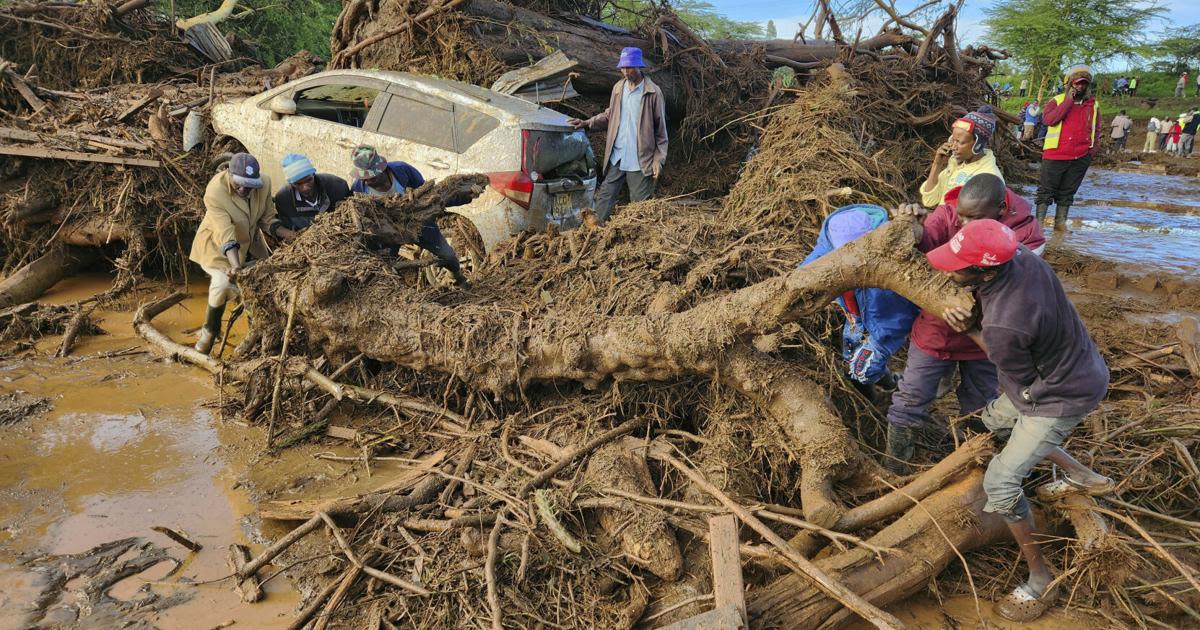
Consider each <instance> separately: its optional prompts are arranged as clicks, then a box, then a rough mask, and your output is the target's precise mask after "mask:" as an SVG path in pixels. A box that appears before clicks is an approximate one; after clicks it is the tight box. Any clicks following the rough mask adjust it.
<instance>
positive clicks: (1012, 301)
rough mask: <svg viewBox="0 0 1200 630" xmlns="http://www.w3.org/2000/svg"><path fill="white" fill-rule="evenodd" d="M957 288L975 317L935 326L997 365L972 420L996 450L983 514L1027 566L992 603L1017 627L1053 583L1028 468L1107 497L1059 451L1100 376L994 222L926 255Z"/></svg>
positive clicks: (1050, 286)
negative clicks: (1042, 466)
mask: <svg viewBox="0 0 1200 630" xmlns="http://www.w3.org/2000/svg"><path fill="white" fill-rule="evenodd" d="M926 255H927V257H928V258H929V262H930V264H932V265H933V266H934V267H935V268H936V269H939V270H941V271H944V272H946V274H947V275H949V276H950V278H951V279H952V280H953V281H954V282H955V283H956V284H958V285H960V286H963V287H970V288H974V289H975V293H976V298H977V300H978V302H979V307H980V310H981V312H982V318H981V320H980V322H979V326H978V327H976V328H972V327H971V323H972V319H973V316H972V313H971V312H970V311H968V310H966V309H961V308H955V309H949V310H947V311H946V312H945V313H943V317H944V318H945V320H946V321H947V323H949V324H950V325H951V326H954V327H955V328H956V329H958V330H964V331H966V332H967V334H968V335H970V336H971V337H972V338H974V339H975V340H976V342H977V343H978V344H979V346H980V347H981V348H983V350H984V352H986V353H987V356H988V359H990V360H991V361H992V362H993V363H995V364H996V368H997V370H998V372H999V379H1000V392H1001V394H1000V397H999V398H997V399H996V400H993V401H992V402H990V403H988V405H987V406H986V407H984V409H983V412H982V416H981V419H982V420H983V423H984V425H986V426H987V428H988V429H989V430H990V431H992V433H994V434H995V435H996V436H997V437H999V438H1001V439H1003V440H1004V441H1005V444H1004V448H1003V449H1002V450H1001V451H1000V452H999V453H998V454H996V456H995V457H993V458H992V461H991V462H990V463H989V464H988V468H987V473H986V474H985V475H984V478H983V488H984V491H985V492H986V493H987V504H986V505H985V506H984V508H983V510H984V511H985V512H994V513H996V514H999V515H1001V516H1002V517H1003V518H1004V520H1005V521H1006V522H1007V523H1008V528H1009V530H1010V531H1011V532H1012V535H1013V538H1015V539H1016V541H1017V543H1018V545H1020V548H1021V553H1022V555H1024V557H1025V562H1026V563H1027V564H1028V565H1029V580H1028V581H1027V582H1026V583H1024V584H1022V585H1020V586H1018V587H1017V588H1016V589H1015V590H1014V591H1013V592H1012V593H1010V594H1008V595H1007V596H1006V597H1005V598H1004V599H1002V600H1000V601H998V602H996V612H997V613H999V614H1000V615H1001V616H1003V617H1004V618H1006V619H1009V620H1012V621H1017V622H1026V621H1030V620H1032V619H1035V618H1037V617H1038V616H1040V615H1041V614H1042V613H1043V612H1045V611H1046V609H1047V608H1049V606H1050V605H1051V604H1052V603H1053V597H1054V592H1053V591H1052V590H1050V589H1049V585H1050V582H1051V581H1052V579H1053V576H1052V575H1051V574H1050V570H1049V569H1048V568H1047V567H1046V561H1045V559H1044V558H1043V557H1042V552H1041V550H1040V548H1039V547H1038V542H1037V541H1036V540H1035V539H1034V533H1033V532H1034V523H1033V514H1032V512H1031V511H1030V509H1029V502H1028V501H1027V500H1026V498H1025V494H1024V493H1023V492H1022V490H1021V484H1022V482H1023V481H1024V479H1025V478H1026V477H1027V476H1028V475H1029V473H1030V472H1031V471H1032V470H1033V467H1034V466H1036V465H1037V464H1038V463H1040V462H1041V461H1042V460H1045V459H1048V460H1050V461H1051V462H1052V463H1054V464H1055V465H1057V466H1058V467H1059V468H1061V469H1062V470H1063V472H1064V473H1065V477H1064V479H1063V480H1062V481H1061V482H1055V483H1056V485H1058V486H1060V487H1062V488H1066V489H1068V490H1073V491H1078V492H1086V493H1088V494H1091V495H1101V494H1107V493H1109V492H1111V491H1112V489H1113V486H1114V483H1113V480H1112V479H1109V478H1107V477H1104V476H1102V475H1099V474H1097V473H1096V472H1094V471H1092V470H1091V469H1090V468H1088V467H1086V466H1084V465H1083V464H1081V463H1079V462H1078V461H1076V460H1075V458H1073V457H1071V456H1070V455H1068V454H1067V452H1066V451H1064V450H1063V449H1062V444H1063V443H1064V442H1065V441H1066V439H1067V436H1069V435H1070V434H1071V431H1072V430H1073V429H1074V428H1075V426H1076V425H1077V424H1079V422H1080V421H1082V420H1083V417H1084V416H1085V415H1087V414H1088V413H1089V412H1090V411H1092V410H1093V409H1095V408H1096V405H1098V404H1099V403H1100V400H1101V399H1103V398H1104V395H1105V393H1106V392H1107V390H1108V367H1107V366H1105V364H1104V359H1103V358H1102V357H1101V356H1100V351H1099V350H1097V349H1096V344H1094V343H1093V342H1092V338H1091V337H1090V336H1089V335H1088V332H1087V329H1086V328H1084V325H1083V321H1081V320H1080V319H1079V314H1078V313H1076V312H1075V307H1074V306H1072V304H1071V301H1070V300H1069V299H1068V298H1067V294H1066V292H1065V291H1063V288H1062V284H1061V283H1059V281H1058V277H1057V276H1055V275H1054V271H1053V270H1052V269H1051V268H1050V265H1048V264H1046V262H1045V261H1044V260H1042V259H1041V258H1040V257H1038V256H1036V255H1035V254H1034V253H1033V252H1031V251H1030V250H1029V249H1027V248H1026V247H1025V246H1023V245H1021V244H1019V243H1018V242H1017V237H1016V235H1015V234H1014V233H1013V231H1012V230H1011V229H1009V228H1008V227H1007V226H1005V225H1004V224H1002V223H1000V222H999V221H994V220H991V219H981V220H978V221H972V222H971V223H968V224H967V225H965V226H964V227H963V229H962V230H960V231H959V233H958V234H956V235H955V236H954V238H953V239H951V240H950V242H948V243H946V244H945V245H942V246H941V247H938V248H937V249H935V250H932V251H930V252H929V253H928V254H926Z"/></svg>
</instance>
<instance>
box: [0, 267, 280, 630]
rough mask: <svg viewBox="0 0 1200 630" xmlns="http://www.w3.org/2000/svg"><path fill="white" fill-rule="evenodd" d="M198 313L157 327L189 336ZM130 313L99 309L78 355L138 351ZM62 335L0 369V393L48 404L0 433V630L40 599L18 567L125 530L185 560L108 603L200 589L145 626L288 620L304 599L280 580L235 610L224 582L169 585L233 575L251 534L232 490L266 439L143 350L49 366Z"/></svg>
mask: <svg viewBox="0 0 1200 630" xmlns="http://www.w3.org/2000/svg"><path fill="white" fill-rule="evenodd" d="M109 282H110V279H109V278H107V277H93V278H84V279H77V280H72V281H68V282H64V283H62V284H60V285H59V286H58V287H56V288H55V289H54V290H53V291H52V292H51V293H50V294H47V296H46V297H45V298H44V299H45V301H48V302H58V303H65V302H70V301H73V300H77V299H80V298H83V297H86V296H88V295H91V294H93V293H96V292H98V291H100V290H103V289H104V288H106V287H107V286H108V283H109ZM197 288H200V287H197ZM200 293H201V292H200V291H196V290H194V291H193V295H197V296H198V295H200ZM202 316H203V302H202V300H201V299H200V298H199V297H197V298H194V299H190V300H188V301H186V302H185V303H184V304H183V305H181V306H178V307H175V308H173V309H171V310H170V311H168V312H166V313H164V314H163V315H161V316H160V317H159V318H158V319H156V323H157V324H158V325H159V326H160V327H161V328H163V329H166V330H168V331H170V332H172V333H174V334H175V336H176V338H179V339H183V338H184V337H185V336H184V335H183V334H182V331H183V330H184V329H185V328H192V327H194V326H195V325H196V324H197V323H198V322H199V320H200V318H201V317H202ZM131 317H132V312H125V313H104V314H101V321H100V326H101V327H102V328H103V329H104V330H106V331H108V332H109V333H110V334H109V335H105V336H96V337H85V338H83V339H81V341H80V343H79V344H78V346H77V347H76V349H75V351H74V356H76V357H86V356H87V355H91V354H95V353H98V352H108V351H114V350H119V349H124V348H132V347H140V340H138V339H137V338H136V337H135V336H134V335H133V332H132V326H131V321H130V320H131ZM57 341H58V339H57V338H50V339H46V340H44V341H43V342H42V343H41V345H40V346H39V352H38V358H35V359H32V360H6V361H0V393H3V392H9V391H12V390H14V389H21V390H25V391H27V392H30V393H32V394H36V395H39V396H45V397H49V398H50V399H51V403H52V405H53V409H52V410H51V411H50V412H49V413H47V414H46V415H45V416H44V417H43V418H40V419H31V420H28V421H25V422H19V423H17V424H16V425H12V426H9V427H2V428H0V628H15V627H20V625H21V622H22V619H23V618H24V614H25V611H26V610H27V609H28V607H29V604H30V602H32V601H33V599H34V597H35V596H36V594H37V593H38V591H39V588H38V576H36V575H34V574H32V573H30V572H29V571H27V570H26V569H24V568H23V567H22V566H21V562H20V558H21V557H22V556H26V555H35V556H41V555H45V554H56V555H57V554H70V553H79V552H82V551H86V550H88V549H90V548H92V547H94V546H96V545H97V544H100V543H104V542H108V541H111V540H115V539H119V538H124V537H128V536H140V537H144V538H146V539H148V540H152V541H153V542H155V543H157V544H159V545H162V546H164V547H166V548H168V549H169V550H170V551H171V554H172V555H173V556H174V557H176V558H178V559H180V560H182V561H183V565H182V568H181V570H179V571H178V572H176V573H175V574H174V575H173V576H170V577H166V578H164V577H163V573H165V571H164V570H163V567H155V568H152V569H150V570H149V571H147V572H146V573H143V574H141V575H138V576H134V577H132V578H128V579H126V580H125V581H124V582H123V583H121V584H118V585H117V587H116V588H114V589H113V591H112V592H113V594H114V596H116V597H125V596H128V595H130V594H132V593H133V592H134V591H136V590H137V588H139V587H141V586H142V585H143V583H145V582H155V584H153V585H152V586H151V588H153V589H154V590H155V591H156V592H157V593H159V594H162V595H170V594H172V592H173V591H174V590H175V589H181V588H182V589H187V590H189V591H191V592H193V593H194V596H193V598H192V600H191V601H190V602H188V603H185V604H182V605H180V606H177V607H175V608H171V609H168V610H166V611H165V612H162V613H160V614H159V615H158V616H157V617H156V618H152V619H150V621H151V622H152V623H154V624H155V625H156V626H158V627H160V628H189V629H190V628H212V627H214V626H217V625H218V624H221V623H223V622H225V621H229V620H232V619H236V620H237V622H238V623H237V627H247V628H274V627H284V626H286V625H287V622H288V620H289V619H290V618H291V616H292V614H293V611H294V609H295V606H296V602H297V600H298V597H297V596H296V595H295V594H294V593H293V592H292V591H291V590H290V588H289V585H288V584H287V582H286V581H285V580H283V579H277V580H275V581H274V582H272V583H270V584H269V585H268V587H267V590H268V596H267V599H266V600H265V601H263V602H260V603H257V604H243V603H241V601H240V600H239V599H238V598H237V596H236V595H235V594H234V592H233V590H232V588H231V585H230V584H229V582H227V581H226V582H221V583H218V584H215V585H211V586H199V587H195V586H172V583H176V582H178V581H179V580H180V579H187V580H193V581H197V582H200V581H206V580H213V579H216V578H220V577H223V576H225V575H227V574H228V573H229V570H228V568H227V567H226V565H225V557H226V550H227V548H228V546H229V544H230V543H234V542H240V543H247V542H249V541H248V537H250V536H253V535H254V534H253V528H252V522H251V520H250V519H248V518H246V515H247V514H250V513H251V512H252V505H251V504H250V502H249V499H248V497H247V495H246V492H245V491H244V490H239V489H234V488H235V486H236V485H237V483H238V476H239V474H240V473H241V471H242V470H243V469H244V468H245V466H246V464H247V462H248V460H249V458H250V457H252V456H253V455H254V454H255V453H256V452H257V448H258V445H260V444H261V440H262V436H261V433H260V432H258V431H256V430H253V429H247V428H244V427H240V426H237V425H235V424H228V425H225V424H222V423H221V422H220V421H219V420H218V419H217V417H216V414H215V411H214V410H213V409H210V408H208V407H206V406H205V402H206V401H211V400H213V399H214V398H215V397H216V396H217V395H218V394H217V391H216V390H215V388H214V387H213V386H212V384H211V379H210V378H209V377H208V376H207V375H206V374H204V373H201V372H199V371H196V370H192V369H188V368H185V367H182V366H179V365H176V364H170V363H163V362H159V361H155V360H154V359H153V357H152V356H150V355H147V354H135V355H132V356H124V357H118V358H111V359H95V358H93V359H86V360H82V361H72V360H70V359H54V358H49V355H50V354H52V353H53V349H54V347H55V345H56V344H57ZM153 526H166V527H171V528H176V529H181V530H184V531H186V532H187V534H188V535H189V536H190V537H191V538H192V539H193V540H195V541H197V542H199V543H200V544H202V545H204V549H203V550H201V551H200V552H199V553H195V554H190V553H188V552H187V551H186V550H184V549H183V548H182V547H180V546H179V545H177V544H175V543H172V542H171V541H170V540H168V539H167V538H166V537H164V536H162V535H161V534H157V533H155V532H153V531H151V529H150V528H151V527H153ZM66 597H67V598H68V599H69V598H70V597H71V595H70V594H68V595H67V596H66ZM83 625H85V626H87V624H83ZM92 625H95V623H94V622H93V624H92ZM103 625H104V624H103V623H102V622H101V625H100V626H97V627H102V626H103Z"/></svg>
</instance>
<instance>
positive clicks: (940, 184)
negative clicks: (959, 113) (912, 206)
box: [921, 105, 1004, 208]
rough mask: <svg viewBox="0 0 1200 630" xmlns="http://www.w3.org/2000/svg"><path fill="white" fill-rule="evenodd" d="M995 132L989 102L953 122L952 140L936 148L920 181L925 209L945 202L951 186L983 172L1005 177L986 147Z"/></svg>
mask: <svg viewBox="0 0 1200 630" xmlns="http://www.w3.org/2000/svg"><path fill="white" fill-rule="evenodd" d="M995 133H996V116H995V114H993V113H992V108H991V107H989V106H987V105H984V106H983V107H980V108H979V111H974V112H971V113H969V114H967V115H966V116H963V117H962V118H959V119H958V120H956V121H954V125H953V127H952V128H951V129H950V139H948V140H946V142H944V143H942V145H941V146H940V147H938V148H937V150H936V151H934V153H933V163H932V164H930V166H929V176H928V177H926V178H925V183H923V184H921V203H922V204H924V205H925V207H926V208H936V207H937V206H938V204H941V203H942V202H943V201H945V197H946V193H947V192H948V191H949V190H950V189H952V188H957V187H959V186H962V185H963V184H965V183H967V180H969V179H971V178H972V177H974V176H976V175H978V174H980V173H991V174H992V175H995V176H996V177H999V178H1000V179H1001V180H1003V179H1004V175H1003V174H1002V173H1001V172H1000V167H999V165H997V164H996V156H995V154H993V153H992V150H991V149H989V148H987V146H988V141H989V140H991V139H992V136H993V135H994V134H995Z"/></svg>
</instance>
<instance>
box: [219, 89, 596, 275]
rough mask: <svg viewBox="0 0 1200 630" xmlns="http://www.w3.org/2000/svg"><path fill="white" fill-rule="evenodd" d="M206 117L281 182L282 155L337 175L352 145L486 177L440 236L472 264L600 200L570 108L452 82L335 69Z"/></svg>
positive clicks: (430, 173)
mask: <svg viewBox="0 0 1200 630" xmlns="http://www.w3.org/2000/svg"><path fill="white" fill-rule="evenodd" d="M212 116H213V121H212V122H213V128H214V129H215V130H216V131H217V133H220V134H224V135H227V136H231V137H233V138H235V139H236V140H238V141H239V142H241V144H242V146H244V147H245V148H246V150H247V151H249V152H250V153H251V154H253V155H254V156H255V157H257V158H258V160H259V162H260V163H261V164H262V168H263V170H264V171H265V172H266V173H267V174H268V175H269V176H270V177H271V181H272V182H276V183H278V182H282V181H283V169H282V167H281V165H280V161H281V160H282V158H283V156H284V155H286V154H288V153H303V154H305V155H307V156H308V158H309V159H310V160H311V161H312V163H313V165H314V166H315V167H316V168H317V170H318V171H319V172H324V173H334V174H338V175H343V176H344V175H345V174H347V173H348V172H349V170H350V153H351V150H352V149H353V148H354V147H355V146H357V145H359V144H369V145H372V146H374V147H375V148H376V149H377V150H378V151H379V153H380V155H383V156H384V157H386V158H387V159H389V160H403V161H405V162H408V163H409V164H411V165H412V166H414V167H415V168H416V169H417V170H418V171H420V172H421V174H422V175H423V176H424V177H425V179H426V180H435V179H440V178H442V177H445V176H447V175H454V174H458V173H463V174H474V173H484V174H487V176H488V179H489V182H490V186H488V188H487V190H486V191H485V192H484V193H483V194H482V195H480V196H479V197H477V198H476V199H475V200H474V201H472V202H471V203H470V204H467V205H464V206H457V207H454V208H452V209H451V211H452V212H453V214H454V215H456V216H459V217H463V218H465V219H466V220H467V221H468V222H469V224H468V225H464V222H463V221H461V220H458V221H455V222H454V224H453V225H452V226H451V229H450V231H449V233H448V234H447V236H448V238H449V239H450V240H451V241H452V243H453V244H454V245H455V248H456V249H457V250H459V255H460V257H462V258H463V263H464V266H466V267H468V270H469V268H470V266H471V264H472V263H473V260H472V259H473V258H474V256H483V255H485V254H486V253H487V252H488V251H490V250H491V249H492V248H493V247H494V246H495V245H496V244H497V243H499V242H500V241H502V240H504V239H506V238H508V237H510V236H512V235H514V234H517V233H519V232H521V231H523V230H541V229H543V228H545V227H546V226H547V225H548V224H551V223H553V224H555V225H558V226H559V227H562V228H571V227H576V226H578V225H579V223H580V211H582V210H583V209H584V208H590V207H592V205H593V199H594V196H595V191H596V180H597V166H596V159H595V156H594V154H593V151H592V147H591V143H590V142H589V141H588V138H587V136H586V135H585V134H584V132H583V131H578V130H575V129H572V128H571V127H570V125H568V124H567V117H566V116H565V115H563V114H560V113H558V112H556V111H553V110H551V109H547V108H545V107H540V106H538V105H536V104H534V103H531V102H528V101H525V100H522V99H520V98H516V97H513V96H509V95H507V94H501V93H499V92H495V91H492V90H488V89H484V88H481V87H479V86H475V85H470V84H467V83H460V82H458V81H450V80H446V79H439V78H435V77H428V76H420V75H414V74H408V73H404V72H386V71H380V70H330V71H326V72H320V73H317V74H313V75H309V76H307V77H304V78H301V79H297V80H295V81H292V82H290V83H286V84H284V85H281V86H278V87H276V88H273V89H270V90H267V91H266V92H263V93H261V94H257V95H254V96H250V97H247V98H244V99H240V100H234V101H227V102H224V103H221V104H218V105H216V106H215V107H214V108H213V114H212ZM456 241H457V242H456Z"/></svg>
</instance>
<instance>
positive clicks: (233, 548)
mask: <svg viewBox="0 0 1200 630" xmlns="http://www.w3.org/2000/svg"><path fill="white" fill-rule="evenodd" d="M227 562H228V564H229V568H230V570H232V571H233V573H234V575H235V576H237V575H240V574H241V573H242V569H243V568H244V567H245V566H246V565H247V564H250V549H248V548H247V547H246V546H245V545H238V544H233V545H229V557H228V558H227ZM234 590H236V591H237V593H238V596H240V597H241V598H242V601H244V602H246V603H253V602H257V601H260V600H262V598H263V596H264V593H263V590H262V585H260V584H259V583H258V576H257V575H247V576H246V577H243V578H238V582H237V584H235V585H234Z"/></svg>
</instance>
